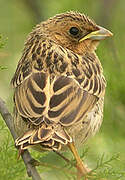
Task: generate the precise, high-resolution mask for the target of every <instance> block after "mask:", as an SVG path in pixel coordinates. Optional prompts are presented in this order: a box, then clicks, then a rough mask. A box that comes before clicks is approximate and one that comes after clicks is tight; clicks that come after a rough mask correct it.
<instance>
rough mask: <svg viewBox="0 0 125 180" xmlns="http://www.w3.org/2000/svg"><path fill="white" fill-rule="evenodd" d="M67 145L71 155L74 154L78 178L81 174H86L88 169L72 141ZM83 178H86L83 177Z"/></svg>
mask: <svg viewBox="0 0 125 180" xmlns="http://www.w3.org/2000/svg"><path fill="white" fill-rule="evenodd" d="M68 147H69V149H70V150H71V152H72V153H73V155H74V157H75V159H76V168H77V180H80V178H81V177H82V176H86V174H87V173H88V172H89V170H88V169H87V168H86V167H85V165H84V164H83V162H82V160H81V158H80V156H79V154H78V152H77V149H76V147H75V145H74V143H73V142H72V143H69V144H68ZM85 180H87V179H85Z"/></svg>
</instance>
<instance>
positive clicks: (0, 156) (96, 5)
mask: <svg viewBox="0 0 125 180" xmlns="http://www.w3.org/2000/svg"><path fill="white" fill-rule="evenodd" d="M70 10H74V11H80V12H81V13H85V14H87V15H89V16H90V17H92V18H93V19H94V20H95V21H96V22H97V24H99V25H102V26H104V27H106V28H107V29H109V30H111V31H112V32H113V34H114V36H113V38H110V39H107V40H105V41H102V42H101V43H100V46H99V47H98V50H97V54H98V56H99V58H100V60H101V63H102V64H103V68H104V74H105V77H106V79H107V90H106V98H105V107H104V121H103V125H102V127H101V129H100V131H99V133H98V134H97V135H96V136H95V137H93V138H91V139H90V140H89V142H88V143H87V145H85V146H84V147H85V148H86V147H88V149H89V150H88V153H87V155H86V157H85V162H86V163H87V164H88V165H89V167H91V168H94V167H95V166H96V163H97V159H98V157H101V156H102V154H104V155H105V158H106V159H108V158H110V157H112V156H113V155H114V154H119V160H118V161H113V162H112V163H111V168H113V170H114V171H113V172H114V175H113V172H112V175H110V177H109V178H108V179H109V180H112V179H113V180H125V176H124V174H125V173H124V171H125V59H124V58H125V1H124V0H119V1H118V0H61V1H59V0H12V1H10V0H6V1H5V0H0V34H2V36H3V41H6V43H5V47H4V48H3V49H0V66H3V67H6V69H3V70H0V97H1V98H3V99H4V100H5V101H6V102H7V106H8V108H9V110H10V111H11V112H12V111H13V110H12V109H13V102H12V95H13V90H12V89H11V87H10V80H11V78H12V76H13V74H14V72H15V69H16V65H17V62H18V61H19V59H20V57H21V52H22V49H23V44H24V41H25V38H26V36H27V34H28V33H29V32H30V31H31V30H32V28H33V27H34V26H35V25H36V24H37V23H39V22H40V21H42V20H44V19H47V18H49V17H51V16H53V15H55V14H57V13H62V12H65V11H70ZM84 147H82V148H81V149H80V150H79V151H80V153H82V150H83V148H84ZM31 153H32V155H33V156H34V157H35V158H37V159H39V160H41V161H42V162H46V163H50V164H52V165H56V166H61V167H62V166H63V165H64V162H63V160H61V159H60V158H59V157H58V156H57V155H55V154H54V153H49V154H48V155H47V153H44V154H40V153H37V152H33V151H31ZM66 155H67V156H69V157H71V156H70V155H69V154H68V153H66ZM38 169H39V172H41V174H42V177H43V179H47V180H49V179H50V180H62V179H63V180H65V179H68V177H67V173H66V172H65V173H64V172H63V171H59V170H55V169H52V168H47V167H39V168H38ZM22 179H23V180H24V179H25V180H28V179H29V178H28V177H27V174H26V170H25V167H24V164H23V162H22V160H21V159H20V160H18V161H17V150H16V149H15V148H14V143H13V140H12V138H11V135H10V132H9V131H8V129H7V127H6V125H5V123H4V122H3V120H2V118H1V117H0V180H22ZM69 179H72V178H71V177H70V178H69Z"/></svg>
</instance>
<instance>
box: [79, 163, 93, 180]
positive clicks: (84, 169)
mask: <svg viewBox="0 0 125 180" xmlns="http://www.w3.org/2000/svg"><path fill="white" fill-rule="evenodd" d="M76 168H77V180H81V179H82V178H83V177H84V180H88V178H87V174H88V173H90V172H91V169H89V168H88V167H87V166H86V165H84V164H83V162H82V160H81V161H80V162H79V163H77V165H76Z"/></svg>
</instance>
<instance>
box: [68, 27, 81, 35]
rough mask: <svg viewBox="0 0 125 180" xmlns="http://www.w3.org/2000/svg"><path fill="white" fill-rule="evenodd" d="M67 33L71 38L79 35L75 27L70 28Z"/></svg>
mask: <svg viewBox="0 0 125 180" xmlns="http://www.w3.org/2000/svg"><path fill="white" fill-rule="evenodd" d="M69 33H70V34H71V35H73V36H76V35H78V34H79V29H78V28H77V27H71V28H70V30H69Z"/></svg>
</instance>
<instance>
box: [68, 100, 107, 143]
mask: <svg viewBox="0 0 125 180" xmlns="http://www.w3.org/2000/svg"><path fill="white" fill-rule="evenodd" d="M103 104H104V98H100V99H99V101H98V102H97V103H96V105H95V106H94V108H93V109H92V110H91V111H90V112H89V113H88V114H87V115H86V116H85V117H84V119H81V121H79V122H77V123H75V124H73V125H72V126H71V127H70V128H68V129H67V131H68V133H69V134H70V136H71V137H72V138H73V141H74V142H75V145H76V146H80V145H82V144H84V143H85V142H86V140H87V139H88V138H89V137H91V136H93V135H95V133H96V132H97V131H98V130H99V128H100V126H101V124H102V120H103Z"/></svg>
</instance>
